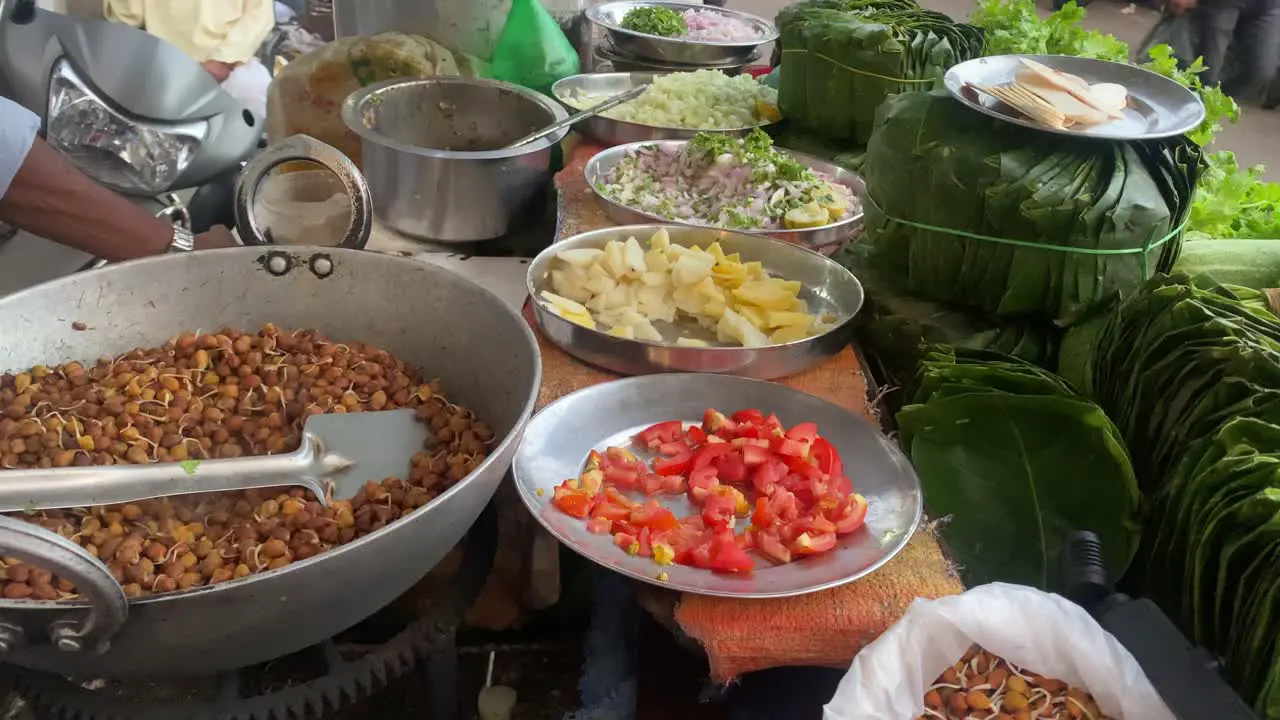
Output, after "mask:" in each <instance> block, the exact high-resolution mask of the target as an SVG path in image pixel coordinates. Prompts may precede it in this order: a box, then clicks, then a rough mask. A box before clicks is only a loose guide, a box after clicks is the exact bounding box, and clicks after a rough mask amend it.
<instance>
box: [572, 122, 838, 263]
mask: <svg viewBox="0 0 1280 720" xmlns="http://www.w3.org/2000/svg"><path fill="white" fill-rule="evenodd" d="M586 177H587V183H588V184H589V185H590V186H591V188H592V189H593V190H594V191H595V193H596V194H597V196H598V197H600V198H601V200H602V202H603V203H604V206H605V211H606V213H607V214H608V215H609V217H610V218H612V219H613V220H615V221H617V222H619V223H635V222H648V221H652V220H660V221H669V222H677V223H682V224H685V225H698V226H703V227H714V228H720V229H724V230H736V231H739V232H748V233H753V234H759V235H769V236H771V237H775V238H778V239H780V240H785V241H787V242H793V243H796V244H799V245H806V246H813V247H817V246H823V245H828V244H831V243H833V242H836V241H839V240H844V239H847V238H848V236H849V235H850V234H851V233H852V231H853V228H854V223H855V222H856V221H858V220H859V219H860V218H861V217H862V205H861V202H860V201H859V199H858V195H859V193H861V191H862V182H861V179H860V178H858V176H857V175H856V174H854V173H852V172H850V171H848V170H845V169H844V168H841V167H839V166H837V165H833V164H831V163H827V162H824V161H822V160H819V159H817V158H813V157H809V156H807V155H802V154H800V153H795V152H792V151H790V150H783V149H780V148H775V147H773V141H772V140H771V139H770V138H769V136H768V135H766V134H765V133H764V132H763V131H761V130H759V129H755V130H752V131H751V133H750V134H748V135H747V136H746V137H745V138H734V137H727V136H724V135H719V134H715V133H705V132H704V133H699V134H698V135H696V136H695V137H694V138H693V139H692V140H688V141H661V142H651V143H633V144H630V145H621V146H618V147H614V148H610V149H608V150H604V151H602V152H600V153H597V154H596V156H595V157H593V158H592V159H591V160H590V161H589V162H588V163H587V167H586Z"/></svg>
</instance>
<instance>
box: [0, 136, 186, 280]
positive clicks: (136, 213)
mask: <svg viewBox="0 0 1280 720" xmlns="http://www.w3.org/2000/svg"><path fill="white" fill-rule="evenodd" d="M0 221H4V222H6V223H8V224H10V225H13V226H14V227H17V228H21V229H23V230H26V231H27V232H30V233H33V234H35V235H39V236H41V237H44V238H48V239H49V240H53V241H55V242H58V243H62V244H63V245H69V246H71V247H74V248H76V249H78V250H83V251H84V252H87V253H90V254H92V255H96V256H97V257H100V258H106V259H107V260H112V261H116V260H130V259H133V258H139V257H145V256H147V255H159V254H162V253H164V252H166V251H168V249H169V244H170V243H171V242H172V241H173V226H172V225H171V224H169V223H168V222H167V221H165V220H161V219H159V218H155V217H152V216H151V215H149V214H148V213H147V212H146V211H144V210H142V209H141V208H139V207H138V206H136V205H134V204H133V203H132V202H130V201H129V200H127V199H126V198H125V197H124V196H122V195H119V194H117V193H115V192H113V191H111V190H108V189H107V188H105V187H103V186H101V185H99V184H98V183H96V182H94V181H93V180H92V179H90V178H89V177H88V176H86V175H85V174H84V173H82V172H80V171H79V170H78V169H77V168H76V167H75V166H74V165H72V164H71V162H70V161H69V160H67V159H66V158H65V157H63V156H62V154H61V153H59V152H58V151H57V150H54V149H53V148H52V147H50V146H49V145H48V143H46V142H45V141H43V140H41V139H39V138H37V139H36V140H35V142H34V143H33V144H32V146H31V150H30V152H28V153H27V157H26V159H25V160H24V161H23V163H22V166H21V167H20V168H19V169H18V172H17V174H16V175H15V176H14V178H13V182H12V184H10V186H9V190H8V192H6V193H5V194H4V197H3V198H0Z"/></svg>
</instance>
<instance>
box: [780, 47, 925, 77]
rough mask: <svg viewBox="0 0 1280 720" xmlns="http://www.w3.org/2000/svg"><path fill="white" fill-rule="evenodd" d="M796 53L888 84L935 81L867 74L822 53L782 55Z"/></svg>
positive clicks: (788, 52)
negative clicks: (810, 56) (819, 59)
mask: <svg viewBox="0 0 1280 720" xmlns="http://www.w3.org/2000/svg"><path fill="white" fill-rule="evenodd" d="M795 53H800V54H802V55H812V56H814V57H816V58H821V59H823V60H826V61H827V62H829V63H831V64H832V65H835V66H836V67H838V68H844V69H845V70H848V71H849V72H851V73H853V74H855V75H866V76H867V77H873V78H878V79H880V80H886V81H888V82H896V83H906V84H908V85H909V84H912V83H931V82H934V81H935V78H923V79H921V78H917V79H915V80H908V79H906V78H895V77H889V76H888V75H879V74H877V73H873V72H867V71H866V70H859V69H858V68H855V67H849V66H848V65H845V64H844V63H842V62H840V61H839V60H836V59H835V58H830V57H827V56H826V55H823V54H822V53H816V52H812V51H809V50H783V51H782V54H783V55H784V56H786V55H792V54H795Z"/></svg>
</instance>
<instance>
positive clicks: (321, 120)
mask: <svg viewBox="0 0 1280 720" xmlns="http://www.w3.org/2000/svg"><path fill="white" fill-rule="evenodd" d="M473 74H474V73H472V72H471V70H470V64H469V63H468V62H466V60H465V59H463V60H462V63H461V64H459V59H457V58H455V56H454V54H453V53H452V52H450V51H449V50H448V49H447V48H445V47H444V46H443V45H441V44H439V43H437V42H435V41H434V40H430V39H428V38H425V37H422V36H420V35H406V34H404V33H383V34H380V35H371V36H368V37H346V38H340V39H338V40H335V41H334V42H331V43H328V44H326V45H324V46H323V47H321V48H319V49H317V50H313V51H311V52H309V53H307V54H305V55H303V56H301V57H299V58H298V59H296V60H294V61H292V62H290V63H289V64H288V65H286V66H285V67H284V68H283V69H282V70H281V71H280V74H279V75H277V76H276V78H275V82H273V83H271V93H270V96H269V97H268V100H267V137H268V139H269V140H270V141H271V142H273V143H275V142H280V141H281V140H283V139H285V138H287V137H289V136H291V135H296V134H298V133H302V134H305V135H310V136H311V137H313V138H315V139H317V140H319V141H321V142H325V143H328V144H330V145H332V146H334V147H335V148H337V149H339V150H341V151H342V152H343V153H345V154H346V155H347V157H349V158H351V159H352V160H353V161H354V162H355V163H356V165H359V164H360V159H361V158H360V139H359V138H358V137H357V136H356V134H355V133H353V132H351V131H350V130H348V129H347V126H346V124H345V123H343V122H342V103H343V101H345V100H346V99H347V96H348V95H350V94H351V93H353V92H355V91H356V90H358V89H359V88H361V87H363V86H365V85H369V84H371V83H375V82H378V81H381V80H389V79H391V78H418V77H429V76H432V75H473Z"/></svg>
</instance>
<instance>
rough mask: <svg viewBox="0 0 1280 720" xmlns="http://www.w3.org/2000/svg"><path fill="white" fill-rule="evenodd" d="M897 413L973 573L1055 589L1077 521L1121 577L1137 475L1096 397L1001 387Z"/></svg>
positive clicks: (932, 506)
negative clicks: (1022, 391)
mask: <svg viewBox="0 0 1280 720" xmlns="http://www.w3.org/2000/svg"><path fill="white" fill-rule="evenodd" d="M992 372H994V373H999V372H1001V371H1000V370H993V371H992ZM999 384H1001V383H999V382H994V383H992V385H993V386H994V385H999ZM897 419H898V424H899V427H900V428H901V430H902V432H903V437H904V438H905V439H907V442H908V443H909V444H908V445H907V449H908V452H909V453H910V457H911V461H912V464H913V465H914V466H915V469H916V473H917V474H918V475H919V476H920V480H921V483H922V485H923V486H924V490H925V500H926V503H927V505H928V507H929V510H930V512H931V513H932V514H933V515H935V516H938V517H946V518H948V519H947V521H946V522H945V523H944V524H943V526H942V534H943V538H944V540H945V541H946V544H947V546H948V548H949V550H950V551H951V553H952V556H953V557H954V558H955V560H956V561H957V562H958V563H959V564H960V566H961V568H962V572H963V573H964V576H965V579H966V581H967V582H969V583H971V584H978V583H984V582H991V581H1006V582H1014V583H1023V584H1028V585H1034V586H1036V587H1040V588H1045V589H1057V588H1058V587H1059V583H1060V578H1059V568H1060V565H1059V563H1060V553H1061V550H1062V548H1063V543H1064V542H1065V539H1066V537H1067V536H1068V535H1069V534H1070V533H1071V532H1073V531H1076V530H1089V531H1092V532H1095V533H1097V534H1098V536H1099V538H1101V540H1102V542H1103V546H1104V547H1105V548H1106V557H1107V563H1108V570H1109V571H1110V572H1112V573H1113V574H1114V576H1116V577H1118V576H1119V575H1120V574H1121V573H1123V571H1124V570H1125V568H1126V567H1128V565H1129V562H1130V560H1131V558H1132V557H1133V554H1134V552H1135V551H1136V549H1137V544H1138V533H1139V529H1140V527H1139V524H1138V521H1137V517H1138V505H1139V495H1138V489H1137V481H1136V479H1135V477H1134V474H1133V469H1132V467H1131V466H1130V464H1129V459H1128V456H1127V454H1126V453H1125V450H1124V447H1123V445H1122V444H1121V443H1120V441H1119V433H1118V432H1117V431H1116V429H1115V428H1114V426H1112V424H1111V422H1110V421H1109V420H1107V418H1106V416H1105V415H1103V413H1102V411H1101V410H1099V409H1098V407H1097V406H1096V405H1093V404H1092V403H1090V402H1088V401H1085V400H1083V399H1080V398H1077V397H1071V396H1067V395H1064V394H1059V395H1015V394H1009V393H1005V392H1000V391H998V390H995V389H992V390H990V391H988V392H968V393H965V394H957V395H950V396H949V397H941V398H939V397H933V398H930V399H928V400H927V401H925V402H923V403H922V404H916V405H911V406H908V407H906V408H903V410H902V412H900V413H899V414H898V416H897Z"/></svg>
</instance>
